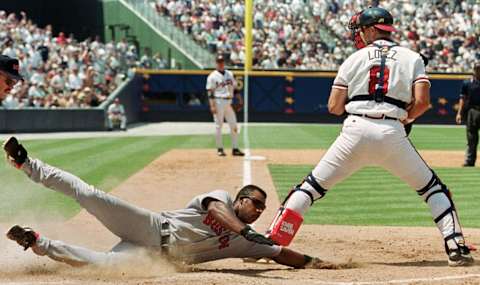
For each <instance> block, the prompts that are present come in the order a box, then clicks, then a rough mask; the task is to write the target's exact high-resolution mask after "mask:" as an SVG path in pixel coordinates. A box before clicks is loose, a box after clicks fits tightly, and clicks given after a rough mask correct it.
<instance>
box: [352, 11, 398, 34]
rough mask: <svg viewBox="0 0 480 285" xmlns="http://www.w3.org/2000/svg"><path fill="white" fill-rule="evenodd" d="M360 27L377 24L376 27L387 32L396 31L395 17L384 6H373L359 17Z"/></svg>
mask: <svg viewBox="0 0 480 285" xmlns="http://www.w3.org/2000/svg"><path fill="white" fill-rule="evenodd" d="M357 21H358V26H359V27H369V26H375V28H377V29H379V30H383V31H387V32H395V31H396V30H395V28H394V27H393V26H392V25H393V17H392V14H390V12H388V11H387V10H385V9H383V8H379V7H373V8H368V9H365V10H363V11H362V13H361V14H360V16H359V17H358V20H357Z"/></svg>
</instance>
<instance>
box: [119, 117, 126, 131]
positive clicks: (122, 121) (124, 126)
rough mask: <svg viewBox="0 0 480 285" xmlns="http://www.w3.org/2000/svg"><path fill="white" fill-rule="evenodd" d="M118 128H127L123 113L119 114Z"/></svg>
mask: <svg viewBox="0 0 480 285" xmlns="http://www.w3.org/2000/svg"><path fill="white" fill-rule="evenodd" d="M120 129H122V130H126V129H127V116H125V115H121V116H120Z"/></svg>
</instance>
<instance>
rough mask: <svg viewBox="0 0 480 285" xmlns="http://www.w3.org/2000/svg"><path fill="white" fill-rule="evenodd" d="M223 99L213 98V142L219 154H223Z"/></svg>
mask: <svg viewBox="0 0 480 285" xmlns="http://www.w3.org/2000/svg"><path fill="white" fill-rule="evenodd" d="M224 101H225V100H221V99H215V106H216V109H217V113H216V114H215V115H214V116H213V119H214V121H215V144H216V146H217V154H218V155H219V156H225V153H224V152H223V138H222V127H223V122H224V120H225V102H224Z"/></svg>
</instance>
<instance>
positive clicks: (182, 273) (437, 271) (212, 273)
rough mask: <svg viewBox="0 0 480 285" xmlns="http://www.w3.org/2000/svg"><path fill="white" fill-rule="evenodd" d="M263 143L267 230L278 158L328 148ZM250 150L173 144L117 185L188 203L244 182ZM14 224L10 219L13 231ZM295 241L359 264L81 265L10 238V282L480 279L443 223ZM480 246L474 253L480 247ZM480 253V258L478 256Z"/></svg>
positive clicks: (88, 228)
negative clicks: (238, 154)
mask: <svg viewBox="0 0 480 285" xmlns="http://www.w3.org/2000/svg"><path fill="white" fill-rule="evenodd" d="M292 152H293V151H285V150H255V151H254V153H253V154H254V155H261V156H265V157H266V159H265V160H258V161H252V162H251V163H252V180H253V182H254V183H256V184H258V185H261V186H263V187H264V188H265V189H266V190H267V192H268V194H269V197H268V201H267V211H266V212H265V213H264V214H263V216H262V218H261V219H260V220H259V221H258V222H257V224H256V227H257V228H258V229H259V230H263V229H265V228H266V227H267V225H268V224H269V223H270V220H271V218H272V216H273V215H274V213H275V211H276V209H277V207H278V205H279V204H278V203H279V202H278V197H277V194H276V192H275V190H274V186H273V181H272V179H271V176H270V174H269V172H268V168H267V165H268V164H269V163H281V164H284V163H286V164H315V163H316V162H317V161H318V159H319V158H320V157H321V155H322V154H323V152H322V151H312V150H298V151H297V150H296V151H294V155H292ZM422 155H423V157H424V158H425V159H426V160H427V161H428V162H429V163H430V164H431V165H432V166H459V165H460V164H461V163H462V159H463V153H461V152H422ZM242 177H243V159H241V158H234V157H231V156H228V157H226V158H218V157H216V156H215V153H214V152H213V151H212V150H172V151H170V152H168V153H166V154H164V155H162V156H161V157H159V158H158V159H157V160H155V161H154V162H153V163H151V164H150V165H149V166H147V167H146V168H145V169H144V170H143V171H141V172H139V173H137V174H135V175H133V176H132V177H130V178H129V179H128V180H127V181H126V182H125V183H123V184H122V185H121V186H119V187H118V188H116V189H115V190H114V191H113V192H112V193H114V194H115V195H116V196H119V197H121V198H123V199H125V200H127V201H130V202H132V203H134V204H137V205H141V206H143V207H145V208H149V209H152V210H156V211H161V210H168V209H176V208H181V207H183V206H184V205H185V204H186V203H187V202H188V201H189V200H190V199H191V198H192V197H193V196H194V195H196V194H200V193H204V192H207V191H211V190H214V189H224V190H227V191H229V192H231V193H232V194H234V193H235V192H236V189H237V188H238V187H240V186H241V184H242ZM14 222H30V223H31V224H32V225H33V226H34V227H35V228H37V229H39V230H40V232H41V233H43V234H45V235H46V236H49V237H50V238H54V239H62V240H65V241H67V242H71V243H73V244H78V245H82V246H87V247H90V248H92V249H96V250H108V249H109V248H111V247H112V246H113V245H114V244H115V243H116V242H117V241H118V238H116V237H115V236H113V235H112V234H110V233H109V232H108V231H107V230H105V229H104V228H103V227H102V225H101V224H99V223H98V222H97V221H96V220H95V219H94V218H93V217H91V216H90V215H89V214H88V213H86V212H84V211H82V212H81V213H80V214H79V215H77V216H76V217H75V218H73V219H71V220H69V221H68V222H66V223H65V222H64V223H52V222H48V223H42V222H41V221H40V222H33V223H32V221H14ZM7 226H9V225H0V231H5V230H6V229H7ZM465 234H466V238H467V239H468V241H469V242H470V243H472V244H480V230H477V229H465ZM292 248H294V249H296V250H299V251H302V252H306V253H308V254H310V255H315V256H318V257H320V258H322V259H325V260H328V261H333V262H339V263H344V262H350V263H351V264H353V265H354V268H351V269H338V270H294V269H289V268H287V267H284V266H280V265H276V264H273V263H256V264H252V263H243V261H242V260H238V259H227V260H222V261H215V262H210V263H205V264H200V265H196V266H192V267H186V268H182V269H181V270H180V269H179V268H174V267H173V266H172V265H170V264H167V263H165V262H156V263H152V264H149V263H148V264H146V265H141V266H140V265H137V264H129V265H128V266H127V267H120V268H115V269H111V270H107V271H105V270H100V269H95V268H81V269H78V268H71V267H69V266H66V265H62V264H58V263H55V262H53V261H50V260H49V259H48V258H46V257H37V256H35V255H34V254H33V253H31V251H27V252H23V251H22V250H21V249H19V248H18V246H16V245H15V244H13V243H12V242H10V241H7V240H6V239H5V238H1V239H0V251H1V252H2V253H3V255H2V256H3V258H2V259H1V261H0V284H32V283H35V284H119V283H126V284H187V283H192V284H202V283H203V284H218V285H223V284H225V285H226V284H228V285H231V284H296V285H298V284H334V285H335V284H338V285H340V284H342V285H344V284H345V285H346V284H480V266H479V263H478V262H477V263H476V264H475V265H474V266H472V267H469V268H449V267H447V266H446V259H445V254H444V251H443V242H442V240H441V238H440V235H439V233H438V231H437V230H436V228H434V227H433V226H432V227H429V228H419V227H409V228H403V227H349V226H330V225H316V226H312V225H305V226H303V227H302V228H301V230H300V232H299V235H298V236H297V238H296V240H295V241H294V243H293V244H292ZM475 255H476V254H475V253H474V256H475ZM477 259H478V258H477Z"/></svg>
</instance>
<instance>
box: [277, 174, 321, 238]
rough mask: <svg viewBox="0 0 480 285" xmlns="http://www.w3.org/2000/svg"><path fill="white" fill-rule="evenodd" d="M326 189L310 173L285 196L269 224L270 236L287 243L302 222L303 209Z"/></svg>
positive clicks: (318, 197)
mask: <svg viewBox="0 0 480 285" xmlns="http://www.w3.org/2000/svg"><path fill="white" fill-rule="evenodd" d="M326 191H327V190H326V189H324V188H323V187H321V186H320V185H319V184H318V183H317V181H316V180H315V177H313V175H312V174H311V173H310V174H309V175H308V176H307V177H306V178H305V179H304V182H303V183H302V184H300V185H297V186H296V187H295V188H294V189H293V190H292V191H290V193H289V194H288V195H287V198H285V200H284V202H283V203H282V206H281V207H280V209H279V210H278V212H277V215H276V216H275V218H274V220H273V222H272V224H271V225H270V229H269V231H268V235H269V236H270V238H271V239H272V240H273V241H275V242H276V243H278V244H280V245H284V246H287V245H289V244H290V242H291V241H292V239H293V237H294V236H295V234H296V233H297V231H298V229H299V228H300V225H301V224H302V222H303V215H304V213H305V211H306V210H307V209H308V208H309V207H310V206H311V205H312V204H313V202H314V201H315V200H317V199H320V198H322V197H323V196H324V195H325V192H326Z"/></svg>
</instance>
